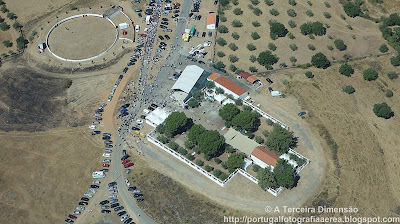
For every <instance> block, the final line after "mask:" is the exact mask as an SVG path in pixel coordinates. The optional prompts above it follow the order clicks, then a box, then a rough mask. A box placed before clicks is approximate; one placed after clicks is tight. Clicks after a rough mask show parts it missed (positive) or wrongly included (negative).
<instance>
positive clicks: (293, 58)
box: [289, 56, 297, 65]
mask: <svg viewBox="0 0 400 224" xmlns="http://www.w3.org/2000/svg"><path fill="white" fill-rule="evenodd" d="M289 60H290V62H292V64H293V65H294V64H295V63H296V62H297V59H296V58H295V57H294V56H291V57H290V58H289Z"/></svg>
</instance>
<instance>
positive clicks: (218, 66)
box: [214, 61, 225, 69]
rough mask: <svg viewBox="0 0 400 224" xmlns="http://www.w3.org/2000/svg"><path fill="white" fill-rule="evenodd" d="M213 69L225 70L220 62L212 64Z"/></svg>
mask: <svg viewBox="0 0 400 224" xmlns="http://www.w3.org/2000/svg"><path fill="white" fill-rule="evenodd" d="M214 67H215V68H216V69H221V68H225V64H224V63H223V62H222V61H217V62H216V63H215V64H214Z"/></svg>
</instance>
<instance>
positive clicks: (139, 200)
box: [136, 198, 144, 202]
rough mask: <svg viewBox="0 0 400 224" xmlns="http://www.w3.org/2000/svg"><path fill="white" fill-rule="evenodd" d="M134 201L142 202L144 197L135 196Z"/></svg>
mask: <svg viewBox="0 0 400 224" xmlns="http://www.w3.org/2000/svg"><path fill="white" fill-rule="evenodd" d="M136 201H138V202H142V201H144V199H143V198H136Z"/></svg>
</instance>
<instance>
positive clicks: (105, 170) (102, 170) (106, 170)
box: [100, 169, 108, 172]
mask: <svg viewBox="0 0 400 224" xmlns="http://www.w3.org/2000/svg"><path fill="white" fill-rule="evenodd" d="M100 171H101V172H108V169H101V170H100Z"/></svg>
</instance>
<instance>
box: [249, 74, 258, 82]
mask: <svg viewBox="0 0 400 224" xmlns="http://www.w3.org/2000/svg"><path fill="white" fill-rule="evenodd" d="M247 81H249V82H251V83H255V82H256V81H260V79H259V78H257V77H256V76H254V75H250V76H249V77H247Z"/></svg>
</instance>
